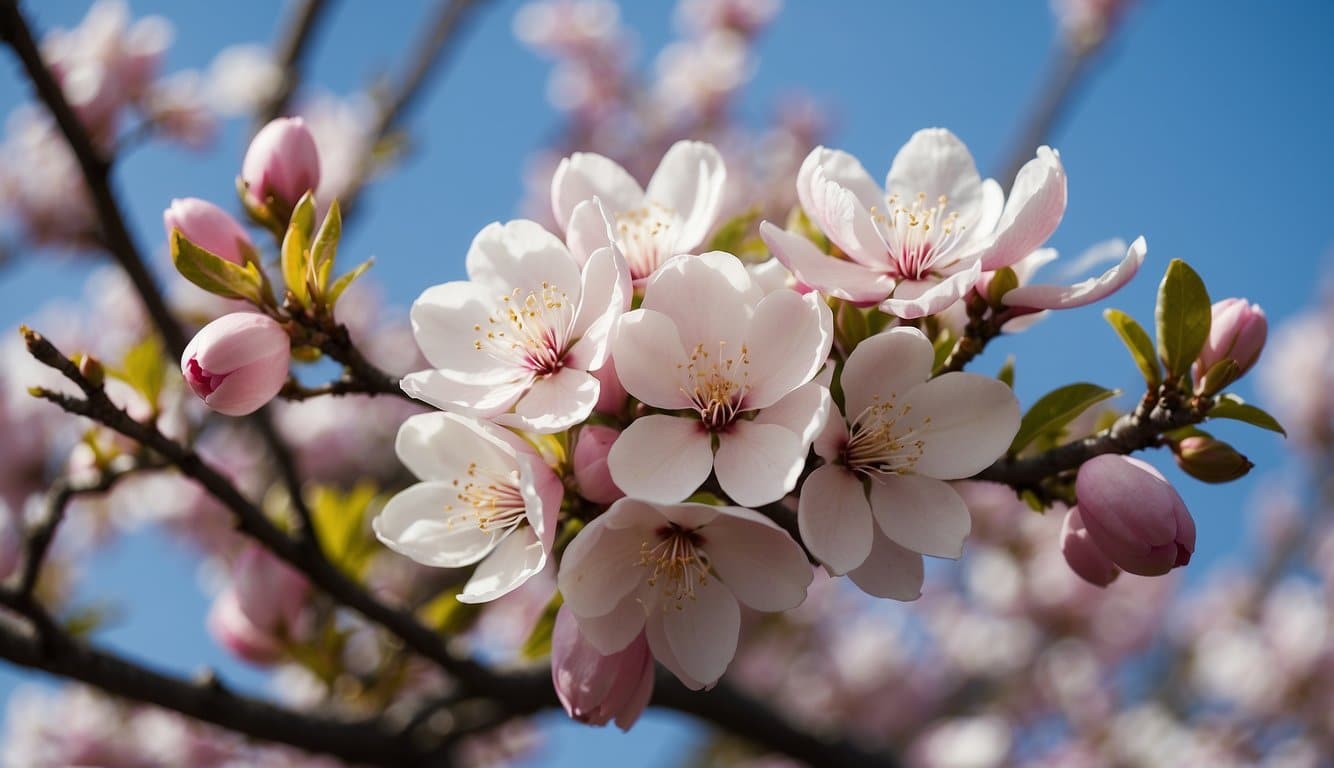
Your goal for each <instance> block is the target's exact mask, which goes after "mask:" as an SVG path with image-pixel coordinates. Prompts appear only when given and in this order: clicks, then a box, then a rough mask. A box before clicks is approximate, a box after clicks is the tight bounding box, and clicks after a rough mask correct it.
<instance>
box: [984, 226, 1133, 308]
mask: <svg viewBox="0 0 1334 768" xmlns="http://www.w3.org/2000/svg"><path fill="white" fill-rule="evenodd" d="M1120 251H1125V256H1124V257H1123V258H1122V259H1121V260H1120V262H1119V263H1117V264H1116V266H1114V267H1112V268H1111V269H1109V270H1107V271H1106V272H1104V273H1102V274H1101V275H1099V276H1098V277H1092V278H1089V279H1087V280H1083V281H1081V282H1078V283H1075V284H1073V285H1068V286H1067V285H1028V284H1027V283H1028V280H1029V278H1030V277H1031V275H1032V273H1033V272H1036V271H1037V268H1038V267H1040V266H1042V265H1043V264H1046V263H1047V262H1049V261H1053V260H1054V259H1055V258H1056V252H1055V251H1053V250H1051V249H1047V248H1044V249H1040V250H1037V251H1034V252H1033V253H1031V254H1030V255H1028V256H1026V257H1024V258H1023V259H1021V260H1019V261H1018V262H1016V263H1015V264H1014V265H1012V266H1013V267H1014V269H1015V271H1016V272H1017V273H1019V278H1020V285H1019V287H1018V288H1015V289H1013V290H1010V291H1006V292H1005V294H1004V295H1003V296H1001V303H1003V304H1005V305H1006V306H1009V307H1016V308H1021V309H1029V310H1033V311H1036V310H1041V309H1073V308H1075V307H1083V306H1086V305H1088V304H1092V303H1094V302H1095V301H1101V300H1102V299H1105V298H1107V297H1108V296H1110V295H1112V294H1113V293H1116V292H1117V291H1119V290H1121V288H1122V287H1123V286H1124V285H1125V284H1126V283H1129V282H1130V280H1131V278H1133V277H1134V276H1135V274H1136V273H1138V272H1139V268H1140V265H1142V264H1143V263H1144V256H1145V255H1146V254H1147V253H1148V245H1147V244H1146V243H1145V242H1144V238H1143V237H1139V238H1136V239H1135V242H1133V243H1131V244H1130V247H1129V248H1127V247H1126V245H1125V243H1124V242H1123V241H1121V240H1111V241H1108V242H1105V243H1099V244H1098V245H1095V246H1093V248H1091V249H1089V250H1088V251H1086V252H1085V253H1084V255H1082V256H1080V258H1079V259H1077V260H1076V263H1077V264H1082V263H1085V262H1088V261H1092V260H1095V259H1096V260H1101V257H1102V255H1103V254H1109V253H1112V252H1120ZM984 286H985V283H980V284H979V291H982V292H985V287H984Z"/></svg>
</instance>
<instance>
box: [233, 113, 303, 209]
mask: <svg viewBox="0 0 1334 768" xmlns="http://www.w3.org/2000/svg"><path fill="white" fill-rule="evenodd" d="M241 180H242V181H244V182H245V185H246V194H247V196H248V197H249V198H250V202H251V203H252V204H254V205H256V206H263V205H265V204H266V200H267V199H268V198H273V199H274V200H275V201H276V202H277V203H278V204H279V206H280V207H281V208H283V209H285V210H288V211H290V210H291V208H292V207H293V206H294V205H296V202H297V200H300V199H301V196H302V195H304V194H305V193H306V192H309V191H311V190H313V189H315V188H316V187H318V186H319V185H320V153H319V151H318V150H317V149H316V148H315V137H313V136H311V134H310V130H309V129H307V128H306V123H305V121H303V120H302V119H301V118H299V117H280V118H278V119H277V120H274V121H273V122H271V123H269V124H268V125H266V126H264V127H263V128H261V129H260V131H259V133H257V134H255V138H254V139H251V141H250V148H249V149H247V150H246V153H245V161H244V162H242V163H241Z"/></svg>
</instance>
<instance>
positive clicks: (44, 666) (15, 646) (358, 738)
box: [0, 590, 433, 766]
mask: <svg viewBox="0 0 1334 768" xmlns="http://www.w3.org/2000/svg"><path fill="white" fill-rule="evenodd" d="M0 605H3V606H5V607H6V608H9V609H10V610H13V611H15V612H17V613H19V614H20V615H22V616H23V617H25V618H27V619H28V620H29V621H31V622H32V623H33V625H34V627H35V628H37V630H38V632H37V634H32V635H27V634H24V633H22V632H21V631H20V630H19V628H18V627H17V626H13V625H9V624H0V658H4V659H6V660H8V661H10V662H12V663H14V664H20V665H23V666H25V667H31V668H33V669H40V670H44V671H46V672H50V673H52V674H55V675H60V676H62V677H67V678H70V679H73V680H79V681H81V682H84V683H87V684H89V685H92V686H95V687H97V688H100V689H102V690H104V691H106V692H108V693H111V694H113V695H116V696H120V697H122V698H126V699H131V700H134V701H140V702H146V703H149V704H155V705H157V706H160V707H165V708H167V709H171V710H174V711H176V712H180V713H182V714H184V715H188V716H190V717H193V718H196V719H198V720H201V721H203V722H206V723H211V724H213V725H216V726H219V727H222V728H226V729H229V730H232V731H235V732H237V733H241V734H245V735H247V736H250V737H253V738H256V739H263V740H265V741H273V742H278V743H281V744H287V745H290V746H293V747H298V748H300V749H304V750H308V751H311V752H318V753H323V754H328V755H333V756H335V757H338V758H340V759H343V760H346V761H348V762H351V763H358V764H368V765H381V766H408V765H421V766H425V765H431V764H433V763H430V762H426V761H425V760H424V755H425V754H427V753H426V752H424V751H423V750H421V749H420V748H419V747H417V746H416V745H415V744H414V742H412V741H410V740H407V739H402V738H399V736H398V734H397V732H396V731H395V730H393V729H391V728H390V727H389V726H387V725H386V724H384V723H381V722H379V721H376V720H362V721H352V720H337V719H333V718H329V717H323V716H320V715H314V714H306V713H301V712H296V711H293V710H290V709H286V708H283V707H280V706H277V705H274V704H271V703H269V702H266V701H261V700H259V699H254V698H250V697H246V696H241V695H238V694H234V693H232V692H230V691H228V690H227V689H226V688H225V687H224V686H222V685H221V684H220V683H218V682H217V681H216V680H211V679H209V680H204V681H201V682H190V681H187V680H183V679H180V678H177V677H172V676H170V675H166V674H163V673H160V672H156V671H154V670H151V669H148V668H147V667H144V666H143V665H141V664H139V663H137V662H133V661H130V660H128V659H125V658H122V657H120V656H118V655H116V654H113V653H110V652H108V651H104V650H100V649H98V648H95V647H91V646H88V645H85V644H83V643H80V642H77V641H75V640H74V639H72V638H71V637H70V636H69V635H68V634H66V633H64V632H63V631H60V630H59V629H58V628H57V627H56V626H55V622H54V620H53V619H52V618H51V617H50V616H49V615H48V614H46V612H45V610H44V609H43V608H42V607H41V606H40V605H38V604H37V603H36V602H35V601H33V600H32V599H31V597H29V596H26V595H22V594H18V593H14V592H11V591H8V590H3V591H0Z"/></svg>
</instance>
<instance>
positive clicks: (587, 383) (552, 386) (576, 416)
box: [493, 368, 599, 434]
mask: <svg viewBox="0 0 1334 768" xmlns="http://www.w3.org/2000/svg"><path fill="white" fill-rule="evenodd" d="M598 389H599V385H598V380H597V379H595V378H593V375H592V374H590V373H587V372H586V371H581V370H579V369H578V368H562V369H560V370H559V371H557V372H556V373H554V374H551V375H550V376H539V377H538V378H537V379H535V380H534V381H533V383H532V386H530V387H529V388H528V391H527V392H526V393H524V395H523V397H520V398H519V399H518V400H517V401H516V402H515V403H514V412H513V413H502V414H498V415H496V416H495V417H493V419H494V421H495V422H496V423H497V424H502V425H504V426H507V427H514V428H516V429H522V430H525V431H527V432H536V433H538V434H554V433H556V432H561V431H564V430H566V429H569V428H570V427H573V426H574V425H575V424H579V423H580V422H582V421H583V420H584V419H586V418H588V414H590V413H592V412H593V406H594V405H596V404H597V401H598Z"/></svg>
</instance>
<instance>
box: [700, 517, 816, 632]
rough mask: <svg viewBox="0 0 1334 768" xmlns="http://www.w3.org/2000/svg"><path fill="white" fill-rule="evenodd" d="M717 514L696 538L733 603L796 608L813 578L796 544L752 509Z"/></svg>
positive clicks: (768, 608)
mask: <svg viewBox="0 0 1334 768" xmlns="http://www.w3.org/2000/svg"><path fill="white" fill-rule="evenodd" d="M717 509H718V512H719V514H718V517H717V519H715V520H714V521H713V522H712V523H710V524H709V526H708V527H707V528H705V529H703V531H702V532H701V535H702V536H703V537H704V547H705V549H706V550H707V551H708V553H709V562H710V563H712V565H713V568H714V570H715V571H717V573H718V576H719V577H720V578H721V579H722V580H723V583H724V584H726V585H727V588H728V589H730V590H731V591H732V594H733V595H734V596H735V597H736V598H737V600H740V601H741V602H743V603H745V604H746V605H748V606H750V607H751V608H754V609H755V610H757V611H786V610H789V609H791V608H796V607H797V606H798V605H801V603H802V601H803V600H805V599H806V588H807V587H809V586H810V584H811V580H812V579H813V575H812V572H811V564H810V562H809V561H808V560H807V559H806V553H804V552H802V550H801V547H800V546H799V545H798V544H797V542H795V541H793V540H792V537H791V536H789V535H788V534H787V531H784V530H783V529H782V528H779V527H778V526H777V525H775V524H774V522H773V521H771V520H769V518H767V517H765V516H763V515H761V514H759V513H758V512H755V511H754V510H750V509H743V508H741V507H718V508H717Z"/></svg>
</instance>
